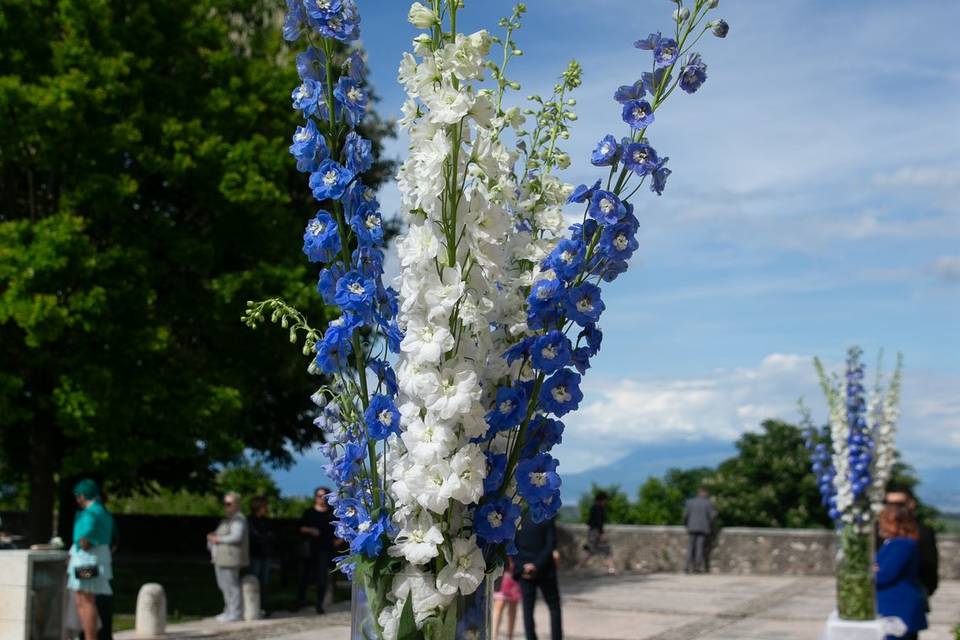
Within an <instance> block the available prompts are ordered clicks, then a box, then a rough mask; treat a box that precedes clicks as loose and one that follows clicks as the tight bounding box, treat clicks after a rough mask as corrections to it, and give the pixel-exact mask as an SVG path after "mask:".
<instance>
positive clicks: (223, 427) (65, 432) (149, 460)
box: [0, 0, 389, 540]
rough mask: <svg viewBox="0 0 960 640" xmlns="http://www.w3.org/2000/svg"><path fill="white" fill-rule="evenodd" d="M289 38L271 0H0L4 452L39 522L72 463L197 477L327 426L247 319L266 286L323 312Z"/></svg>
mask: <svg viewBox="0 0 960 640" xmlns="http://www.w3.org/2000/svg"><path fill="white" fill-rule="evenodd" d="M291 58H292V56H291V53H290V52H289V51H288V50H287V49H286V48H285V47H284V45H283V44H282V39H281V37H280V33H279V15H278V8H277V5H276V3H275V2H274V1H273V0H269V1H268V0H169V1H167V2H162V3H156V2H148V1H146V0H0V121H2V122H3V123H4V126H2V127H0V359H2V361H3V363H4V366H3V369H2V371H0V473H2V474H3V478H2V481H3V482H4V484H5V486H18V485H19V484H21V483H23V482H24V481H26V484H27V485H28V486H29V488H30V495H29V514H30V515H29V534H30V537H31V539H33V540H37V539H42V538H46V537H47V536H49V535H50V532H51V522H52V514H53V509H54V505H55V500H56V496H57V494H58V492H59V493H60V495H61V496H65V497H67V498H69V487H70V484H71V482H72V481H73V479H74V478H76V477H77V476H79V475H87V474H90V475H93V476H94V477H97V478H99V479H102V480H103V479H105V480H107V481H108V482H109V483H110V485H111V488H112V489H113V490H114V492H118V491H119V492H122V491H133V490H135V489H136V488H138V487H143V486H146V485H147V484H149V483H150V482H153V481H157V482H160V483H162V484H163V485H165V486H169V487H172V488H178V487H185V488H193V489H198V488H208V487H211V486H212V485H213V483H214V480H215V471H216V469H217V465H218V464H220V463H224V462H229V461H232V460H238V459H239V458H240V457H242V455H243V453H244V451H246V450H253V451H255V452H258V453H259V455H260V456H261V457H262V458H263V460H264V461H266V462H268V463H271V464H284V463H288V462H289V461H290V460H291V452H292V451H296V450H302V449H303V448H305V447H308V446H310V445H312V444H313V443H315V442H317V441H318V439H319V438H320V435H319V431H318V430H317V429H315V428H314V427H313V426H312V424H311V421H310V417H311V415H310V411H311V406H310V403H309V400H308V396H309V394H310V392H311V391H312V390H313V389H314V387H315V381H311V380H310V379H309V377H308V376H307V375H306V374H305V368H306V362H305V361H304V359H303V358H302V356H298V355H297V353H296V351H295V350H291V349H289V348H287V346H288V345H286V344H285V340H286V336H285V335H283V334H282V333H281V332H266V331H265V332H250V331H249V330H248V329H246V328H245V327H244V326H243V325H242V324H241V323H240V322H239V318H240V316H241V315H242V313H243V312H244V307H245V301H246V300H248V299H252V298H256V297H259V296H261V295H262V294H263V293H265V292H267V293H272V294H277V295H281V296H282V297H284V298H285V299H287V300H288V301H290V302H291V303H293V304H295V305H296V306H297V307H298V308H300V309H301V310H303V311H304V312H305V313H308V314H309V316H310V319H311V321H312V323H313V324H314V326H318V327H322V326H323V324H324V309H323V307H322V305H321V303H320V301H319V297H318V296H317V295H316V294H315V293H314V292H313V283H314V280H315V274H314V273H313V272H312V270H311V269H309V268H308V265H307V264H306V262H305V260H304V259H303V258H302V256H301V255H300V254H299V252H298V251H297V248H298V245H299V241H300V237H301V236H302V233H303V225H304V222H305V221H306V220H307V219H308V218H309V217H310V216H311V215H313V213H314V212H315V205H314V204H313V203H312V202H311V201H310V196H309V192H308V189H307V188H306V176H304V175H303V174H299V173H297V172H296V170H295V165H294V163H293V162H292V160H291V159H290V158H289V156H288V155H287V152H286V147H287V145H289V139H290V135H291V132H292V131H293V128H294V126H295V124H296V118H295V115H294V113H293V112H292V111H291V109H290V106H289V104H290V98H289V95H290V91H291V89H292V88H293V87H294V86H296V84H297V82H298V80H297V78H296V75H295V71H294V65H293V61H292V59H291ZM367 122H368V125H367V130H366V131H365V134H366V136H367V137H369V138H371V139H373V140H374V143H375V151H379V150H380V141H381V139H382V138H383V136H384V135H386V134H387V133H388V128H387V127H386V125H385V124H384V123H383V122H381V121H379V120H378V119H377V118H375V117H374V118H371V119H368V121H367ZM388 170H389V166H388V164H383V163H381V164H380V165H379V166H378V172H377V173H376V175H375V177H376V176H379V177H380V178H382V177H383V176H385V175H386V174H387V172H388ZM372 182H373V183H372V184H371V186H374V187H375V186H377V184H376V181H375V180H374V181H372ZM64 520H66V519H65V518H61V521H64Z"/></svg>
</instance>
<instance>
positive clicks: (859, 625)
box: [821, 611, 907, 640]
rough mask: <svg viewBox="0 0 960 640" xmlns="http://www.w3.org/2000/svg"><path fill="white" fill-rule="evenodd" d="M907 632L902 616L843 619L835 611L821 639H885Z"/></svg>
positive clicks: (828, 620) (828, 619)
mask: <svg viewBox="0 0 960 640" xmlns="http://www.w3.org/2000/svg"><path fill="white" fill-rule="evenodd" d="M906 633H907V625H905V624H904V623H903V620H901V619H900V618H893V617H890V618H877V619H876V620H864V621H862V622H857V621H853V620H841V619H840V616H839V615H837V612H836V611H834V612H833V613H831V614H830V617H829V618H827V626H826V628H825V629H824V630H823V635H822V636H821V640H883V639H884V638H885V637H887V636H894V637H900V636H902V635H905V634H906Z"/></svg>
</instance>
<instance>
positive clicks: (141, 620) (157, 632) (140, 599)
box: [134, 582, 167, 638]
mask: <svg viewBox="0 0 960 640" xmlns="http://www.w3.org/2000/svg"><path fill="white" fill-rule="evenodd" d="M134 633H135V634H136V636H137V637H138V638H157V637H160V636H163V635H166V633H167V594H166V593H164V591H163V587H162V586H160V585H159V584H157V583H156V582H148V583H147V584H145V585H143V586H142V587H140V591H139V593H137V617H136V622H135V626H134Z"/></svg>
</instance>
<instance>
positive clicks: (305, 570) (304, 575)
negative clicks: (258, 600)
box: [297, 487, 334, 613]
mask: <svg viewBox="0 0 960 640" xmlns="http://www.w3.org/2000/svg"><path fill="white" fill-rule="evenodd" d="M329 493H330V490H329V489H327V488H326V487H318V488H317V490H316V491H314V492H313V506H312V507H310V508H309V509H307V510H306V511H304V512H303V516H301V517H300V529H299V533H300V541H301V542H300V545H301V556H303V565H302V566H301V567H300V585H299V589H298V590H297V602H298V608H299V607H302V606H303V605H304V603H305V602H306V597H307V586H308V585H309V584H310V579H311V578H315V580H316V585H317V613H323V612H324V611H323V597H324V596H325V595H326V592H327V576H328V574H329V572H330V561H331V559H332V558H333V547H334V536H333V509H331V508H330V505H329V504H327V494H329Z"/></svg>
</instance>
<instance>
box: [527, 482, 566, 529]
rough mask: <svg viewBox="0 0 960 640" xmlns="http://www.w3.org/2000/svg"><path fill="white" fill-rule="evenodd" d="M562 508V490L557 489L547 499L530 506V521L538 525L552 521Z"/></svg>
mask: <svg viewBox="0 0 960 640" xmlns="http://www.w3.org/2000/svg"><path fill="white" fill-rule="evenodd" d="M562 506H563V501H562V500H561V499H560V490H559V489H557V490H556V491H554V492H553V493H552V494H551V495H550V496H548V497H547V498H545V499H543V500H541V501H539V502H535V503H533V504H531V505H530V519H531V520H533V521H534V522H536V523H540V522H545V521H547V520H550V519H552V518H553V517H554V516H556V515H557V513H558V512H559V511H560V507H562Z"/></svg>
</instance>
